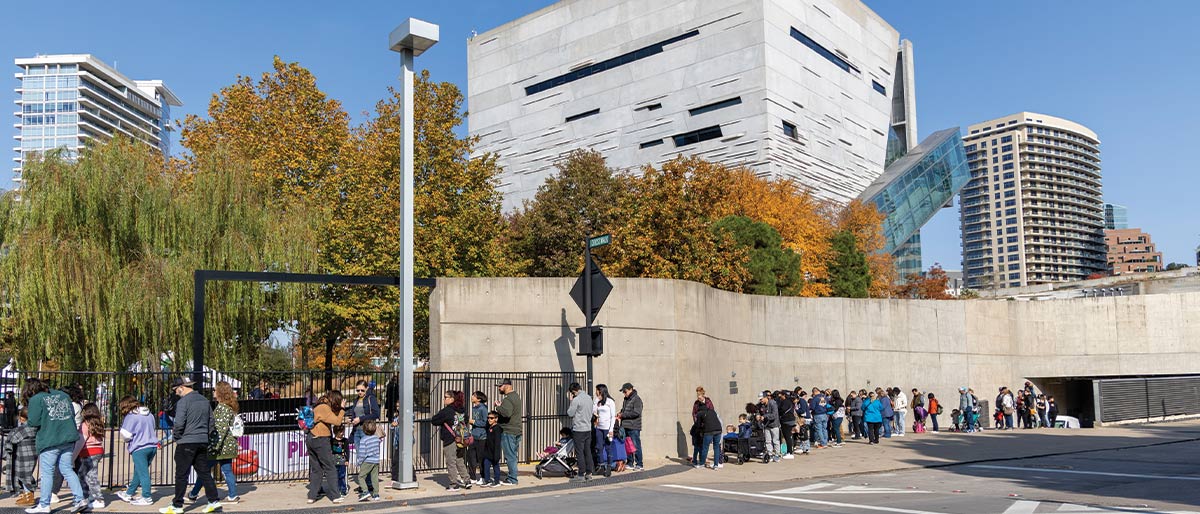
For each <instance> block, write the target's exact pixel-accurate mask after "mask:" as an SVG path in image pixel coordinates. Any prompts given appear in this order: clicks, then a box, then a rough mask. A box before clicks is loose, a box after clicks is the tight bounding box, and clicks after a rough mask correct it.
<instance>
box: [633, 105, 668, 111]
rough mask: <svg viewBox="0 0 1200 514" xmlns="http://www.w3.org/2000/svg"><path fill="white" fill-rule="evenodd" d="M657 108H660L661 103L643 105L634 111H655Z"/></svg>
mask: <svg viewBox="0 0 1200 514" xmlns="http://www.w3.org/2000/svg"><path fill="white" fill-rule="evenodd" d="M659 109H662V104H650V105H643V106H641V107H638V108H637V109H634V110H635V111H657V110H659Z"/></svg>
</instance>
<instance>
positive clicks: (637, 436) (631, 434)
mask: <svg viewBox="0 0 1200 514" xmlns="http://www.w3.org/2000/svg"><path fill="white" fill-rule="evenodd" d="M625 437H628V438H630V439H633V446H634V447H635V448H637V451H636V452H634V454H633V455H630V456H629V460H630V461H632V462H633V464H634V465H635V466H637V467H639V468H640V467H642V464H643V462H642V431H641V430H630V429H628V428H627V429H625Z"/></svg>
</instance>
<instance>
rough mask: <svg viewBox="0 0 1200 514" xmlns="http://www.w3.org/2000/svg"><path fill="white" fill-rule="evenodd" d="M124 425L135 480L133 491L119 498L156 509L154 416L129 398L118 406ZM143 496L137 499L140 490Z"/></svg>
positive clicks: (123, 435)
mask: <svg viewBox="0 0 1200 514" xmlns="http://www.w3.org/2000/svg"><path fill="white" fill-rule="evenodd" d="M117 409H118V412H120V414H121V417H122V419H123V421H121V438H122V439H124V440H125V450H126V451H128V452H129V457H130V458H131V459H132V460H133V479H131V480H130V481H129V487H127V488H125V490H124V491H119V492H117V497H118V498H120V499H121V500H122V501H124V502H126V503H129V504H130V505H138V506H145V505H152V504H154V500H153V499H152V498H151V497H150V463H151V462H153V461H154V456H155V455H156V454H158V439H157V438H156V437H155V433H154V414H153V413H151V412H150V409H147V408H146V407H144V406H143V405H142V404H141V403H140V402H138V401H137V399H136V398H134V397H132V396H125V397H124V398H121V401H120V402H118V403H117ZM139 488H140V489H141V490H142V494H141V496H138V497H136V498H134V496H133V495H134V494H135V493H137V492H138V489H139Z"/></svg>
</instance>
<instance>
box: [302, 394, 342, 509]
mask: <svg viewBox="0 0 1200 514" xmlns="http://www.w3.org/2000/svg"><path fill="white" fill-rule="evenodd" d="M312 411H313V426H312V427H310V428H309V429H308V434H307V435H306V437H305V438H304V444H305V446H307V447H308V503H316V501H317V498H320V497H321V495H322V494H324V495H325V496H326V497H328V498H329V499H330V500H331V501H332V502H333V503H342V502H343V501H345V500H346V499H345V498H344V497H342V493H341V490H340V489H338V483H337V468H336V464H334V461H333V442H332V440H333V427H335V426H336V427H338V428H339V429H340V428H341V426H342V393H341V392H340V391H337V390H330V391H326V392H325V394H324V395H322V396H321V398H319V399H318V400H317V406H316V407H314V408H313V410H312Z"/></svg>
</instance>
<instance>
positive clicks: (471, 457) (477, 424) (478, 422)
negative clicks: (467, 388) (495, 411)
mask: <svg viewBox="0 0 1200 514" xmlns="http://www.w3.org/2000/svg"><path fill="white" fill-rule="evenodd" d="M487 414H488V408H487V395H486V394H483V391H475V392H473V393H471V420H470V421H471V437H474V438H475V441H474V442H473V443H471V445H470V446H468V447H467V474H469V475H471V483H472V484H475V485H478V486H482V485H483V484H484V483H485V482H486V481H485V480H484V479H483V475H482V474H481V473H480V474H477V472H478V471H480V469H479V468H480V466H482V465H483V445H484V441H486V440H487Z"/></svg>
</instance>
